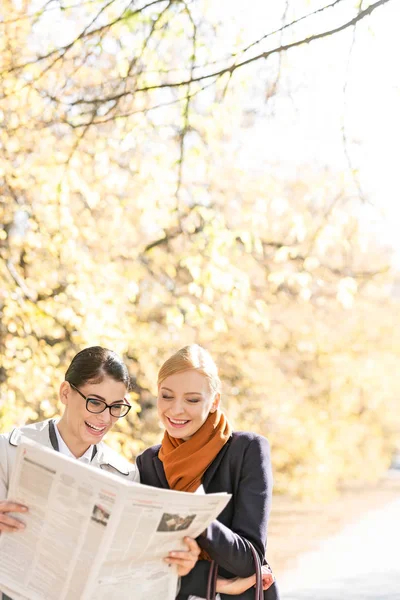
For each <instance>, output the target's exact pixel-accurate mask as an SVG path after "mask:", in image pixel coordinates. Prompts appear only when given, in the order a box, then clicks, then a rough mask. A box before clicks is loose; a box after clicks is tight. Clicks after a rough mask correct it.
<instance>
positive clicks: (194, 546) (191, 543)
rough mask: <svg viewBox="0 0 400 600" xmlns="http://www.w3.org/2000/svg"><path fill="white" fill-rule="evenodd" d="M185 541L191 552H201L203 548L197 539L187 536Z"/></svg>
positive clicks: (197, 553)
mask: <svg viewBox="0 0 400 600" xmlns="http://www.w3.org/2000/svg"><path fill="white" fill-rule="evenodd" d="M183 541H184V542H185V544H186V545H187V547H188V548H189V550H190V552H193V553H194V554H196V555H199V554H200V551H201V548H200V546H199V545H198V543H197V542H196V540H194V539H193V538H191V537H188V536H186V537H185V538H184V539H183Z"/></svg>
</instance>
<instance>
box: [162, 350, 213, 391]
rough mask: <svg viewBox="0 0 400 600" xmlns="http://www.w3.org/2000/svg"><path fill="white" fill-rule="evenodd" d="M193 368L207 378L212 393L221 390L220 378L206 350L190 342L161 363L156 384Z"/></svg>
mask: <svg viewBox="0 0 400 600" xmlns="http://www.w3.org/2000/svg"><path fill="white" fill-rule="evenodd" d="M190 370H194V371H197V372H198V373H201V374H202V375H204V376H205V377H206V378H207V379H208V383H209V385H210V388H211V390H212V391H213V392H214V393H219V392H220V391H221V380H220V378H219V376H218V368H217V365H216V364H215V362H214V361H213V359H212V358H211V355H210V354H209V352H207V350H205V349H204V348H202V347H201V346H199V345H198V344H190V346H185V347H184V348H181V349H180V350H178V352H175V354H173V355H172V356H170V357H169V358H168V359H167V360H166V361H165V363H164V364H163V365H162V367H161V369H160V370H159V372H158V380H157V385H158V386H160V385H161V383H162V382H163V381H164V379H166V378H167V377H169V376H170V375H175V374H176V373H183V372H184V371H190Z"/></svg>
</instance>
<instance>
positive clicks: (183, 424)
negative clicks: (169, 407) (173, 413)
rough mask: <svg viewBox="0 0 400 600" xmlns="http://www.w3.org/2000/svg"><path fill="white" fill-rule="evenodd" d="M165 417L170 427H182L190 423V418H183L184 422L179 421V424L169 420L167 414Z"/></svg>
mask: <svg viewBox="0 0 400 600" xmlns="http://www.w3.org/2000/svg"><path fill="white" fill-rule="evenodd" d="M165 418H166V419H167V421H168V424H169V425H170V426H171V427H173V428H174V429H183V428H184V427H186V425H188V424H189V423H190V420H189V419H188V420H185V422H184V423H179V424H178V423H173V422H172V421H171V419H170V418H169V417H167V416H166V417H165ZM176 420H177V421H180V420H181V419H176ZM182 420H183V419H182Z"/></svg>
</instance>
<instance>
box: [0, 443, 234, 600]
mask: <svg viewBox="0 0 400 600" xmlns="http://www.w3.org/2000/svg"><path fill="white" fill-rule="evenodd" d="M229 498H230V495H229V494H206V495H197V494H189V493H185V492H174V491H172V490H164V489H158V488H153V487H150V486H146V485H142V484H139V483H133V482H129V481H125V480H124V479H123V478H122V477H118V476H117V475H113V474H111V473H109V472H107V471H103V470H101V469H94V468H93V467H90V466H89V465H85V464H83V463H81V462H79V461H75V460H73V459H71V458H68V457H66V456H63V455H62V454H60V453H59V452H54V451H53V450H51V449H48V448H45V447H44V446H41V445H39V444H36V443H34V442H32V441H30V440H27V441H24V442H23V443H21V444H20V445H19V447H18V451H17V458H16V463H15V468H14V470H13V474H12V478H11V482H10V488H9V492H8V499H9V500H12V501H15V502H20V503H22V504H25V505H26V506H28V507H29V513H27V514H26V515H23V520H24V522H25V523H26V529H25V530H23V531H21V532H18V533H13V534H11V535H9V534H3V535H0V590H2V591H3V592H4V593H7V594H8V595H9V596H10V597H11V598H13V600H78V599H79V600H106V599H107V600H114V599H115V600H124V599H127V600H149V599H151V600H174V598H175V596H176V593H177V584H178V576H177V570H176V568H175V567H170V566H169V565H168V564H167V563H165V562H164V561H163V560H162V559H163V558H164V557H165V556H167V554H168V552H169V551H171V550H183V549H186V546H185V545H184V543H183V538H184V536H186V535H188V536H190V537H193V538H195V537H197V536H198V535H200V533H201V532H202V531H204V529H205V528H206V527H207V526H208V525H209V524H210V523H211V521H213V520H214V519H215V518H216V517H217V516H218V515H219V513H220V512H221V511H222V510H223V508H224V507H225V506H226V504H227V503H228V501H229ZM15 516H18V518H21V515H15Z"/></svg>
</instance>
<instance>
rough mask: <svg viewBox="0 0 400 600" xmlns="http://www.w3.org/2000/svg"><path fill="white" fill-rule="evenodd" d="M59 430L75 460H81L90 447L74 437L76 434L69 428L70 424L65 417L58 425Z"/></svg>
mask: <svg viewBox="0 0 400 600" xmlns="http://www.w3.org/2000/svg"><path fill="white" fill-rule="evenodd" d="M57 429H58V432H59V434H60V435H61V437H62V439H63V441H64V443H65V444H66V445H67V446H68V448H69V450H70V452H72V454H73V455H74V456H75V458H80V457H81V456H83V455H84V454H85V452H86V450H87V449H88V448H89V447H90V446H88V445H87V444H85V442H81V441H80V440H79V439H77V438H76V437H75V436H74V434H73V433H72V432H71V431H70V429H69V428H68V423H67V422H66V419H65V418H64V417H62V418H61V419H60V421H59V422H58V423H57Z"/></svg>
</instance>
